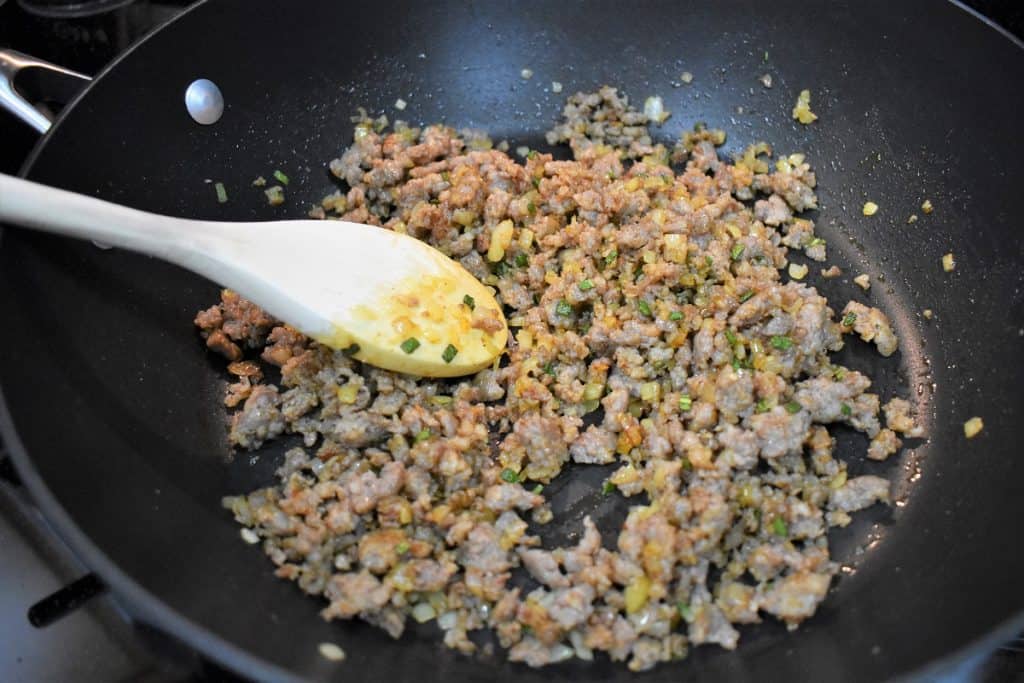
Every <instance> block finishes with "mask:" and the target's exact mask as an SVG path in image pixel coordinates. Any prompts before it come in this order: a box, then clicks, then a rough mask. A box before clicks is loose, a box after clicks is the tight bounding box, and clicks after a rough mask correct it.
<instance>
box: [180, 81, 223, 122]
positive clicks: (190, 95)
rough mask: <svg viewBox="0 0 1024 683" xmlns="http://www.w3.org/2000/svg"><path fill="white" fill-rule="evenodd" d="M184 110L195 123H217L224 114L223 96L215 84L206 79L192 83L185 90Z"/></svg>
mask: <svg viewBox="0 0 1024 683" xmlns="http://www.w3.org/2000/svg"><path fill="white" fill-rule="evenodd" d="M185 108H186V109H188V113H189V116H191V117H192V118H193V119H194V120H195V122H196V123H201V124H203V125H204V126H208V125H210V124H211V123H217V121H219V120H220V117H221V114H223V113H224V96H223V95H222V94H221V92H220V88H218V87H217V84H216V83H214V82H213V81H211V80H208V79H206V78H200V79H199V80H197V81H192V83H191V84H190V85H189V86H188V89H187V90H185Z"/></svg>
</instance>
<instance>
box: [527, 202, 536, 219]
mask: <svg viewBox="0 0 1024 683" xmlns="http://www.w3.org/2000/svg"><path fill="white" fill-rule="evenodd" d="M526 212H527V213H529V214H530V215H531V216H532V215H533V214H535V213H537V205H536V204H534V203H533V202H527V204H526Z"/></svg>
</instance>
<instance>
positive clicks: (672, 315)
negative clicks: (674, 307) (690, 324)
mask: <svg viewBox="0 0 1024 683" xmlns="http://www.w3.org/2000/svg"><path fill="white" fill-rule="evenodd" d="M668 319H669V320H682V319H683V314H682V313H681V312H679V311H672V312H671V313H669V314H668Z"/></svg>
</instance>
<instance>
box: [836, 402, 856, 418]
mask: <svg viewBox="0 0 1024 683" xmlns="http://www.w3.org/2000/svg"><path fill="white" fill-rule="evenodd" d="M839 412H841V413H842V414H843V415H845V416H846V417H850V416H851V415H853V408H851V407H850V406H849V404H846V403H844V404H843V405H841V406H839Z"/></svg>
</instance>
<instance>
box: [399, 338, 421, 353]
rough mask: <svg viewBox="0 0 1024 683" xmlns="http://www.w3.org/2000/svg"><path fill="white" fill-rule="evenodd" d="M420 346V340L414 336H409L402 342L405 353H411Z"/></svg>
mask: <svg viewBox="0 0 1024 683" xmlns="http://www.w3.org/2000/svg"><path fill="white" fill-rule="evenodd" d="M418 348H420V340H419V339H417V338H416V337H409V338H408V339H406V340H405V341H404V342H402V350H403V351H405V352H406V353H412V352H413V351H415V350H416V349H418Z"/></svg>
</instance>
